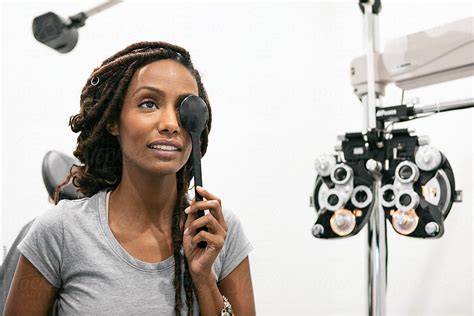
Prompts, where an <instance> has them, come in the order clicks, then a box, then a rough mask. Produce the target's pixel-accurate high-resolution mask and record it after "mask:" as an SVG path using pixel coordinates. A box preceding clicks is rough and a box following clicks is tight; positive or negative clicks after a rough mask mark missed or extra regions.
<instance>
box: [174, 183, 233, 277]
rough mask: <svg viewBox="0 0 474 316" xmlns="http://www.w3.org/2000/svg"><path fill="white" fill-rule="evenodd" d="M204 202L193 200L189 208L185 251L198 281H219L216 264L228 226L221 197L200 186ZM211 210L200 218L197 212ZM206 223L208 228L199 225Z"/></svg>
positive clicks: (199, 191)
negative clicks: (215, 268)
mask: <svg viewBox="0 0 474 316" xmlns="http://www.w3.org/2000/svg"><path fill="white" fill-rule="evenodd" d="M197 191H198V193H199V194H200V195H201V196H202V197H203V201H198V202H196V201H195V200H193V201H192V202H191V205H190V206H189V207H188V208H187V209H186V211H185V212H186V213H187V214H188V218H187V219H186V222H185V224H184V235H183V250H184V255H185V256H186V258H187V261H188V267H189V272H190V274H191V277H192V278H193V282H194V283H195V284H198V283H208V282H210V281H212V282H216V280H215V275H214V273H213V271H212V264H213V263H214V261H215V260H216V258H217V255H218V254H219V252H220V250H221V249H222V247H223V246H224V241H225V238H226V235H227V225H226V223H225V220H224V215H223V214H222V206H221V200H220V199H219V198H218V197H216V196H215V195H213V194H211V193H209V192H208V191H206V190H204V189H203V188H201V187H200V186H198V187H197ZM199 210H209V214H207V215H205V216H202V217H200V218H197V211H199ZM203 226H206V227H207V229H208V231H207V232H206V231H204V230H201V231H200V232H197V231H196V230H197V229H198V228H199V227H203ZM200 241H206V242H207V247H206V248H199V247H198V243H199V242H200Z"/></svg>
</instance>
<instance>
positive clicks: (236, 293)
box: [217, 257, 255, 316]
mask: <svg viewBox="0 0 474 316" xmlns="http://www.w3.org/2000/svg"><path fill="white" fill-rule="evenodd" d="M217 286H218V287H219V290H220V292H221V293H222V294H223V295H224V296H225V297H227V299H228V300H229V303H230V304H231V305H232V310H233V312H234V314H235V315H236V316H240V315H249V316H253V315H255V301H254V297H253V287H252V277H251V275H250V264H249V257H247V258H245V259H244V260H242V262H241V263H240V264H239V265H238V266H237V268H235V270H234V271H232V272H231V273H230V274H229V275H228V276H226V277H225V278H224V280H222V281H220V282H219V283H218V284H217Z"/></svg>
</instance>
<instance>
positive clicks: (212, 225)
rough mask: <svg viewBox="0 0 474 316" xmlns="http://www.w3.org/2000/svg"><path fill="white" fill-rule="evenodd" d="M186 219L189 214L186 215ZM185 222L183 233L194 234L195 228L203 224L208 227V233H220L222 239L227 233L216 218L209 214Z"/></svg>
mask: <svg viewBox="0 0 474 316" xmlns="http://www.w3.org/2000/svg"><path fill="white" fill-rule="evenodd" d="M188 220H189V216H188ZM186 222H187V225H185V231H184V234H185V235H191V236H194V235H195V234H196V231H197V229H198V228H200V227H204V226H206V227H207V228H208V229H209V232H210V233H213V234H219V235H222V236H223V238H224V239H225V237H226V235H227V232H226V230H225V229H224V228H223V227H222V226H221V225H220V223H219V222H218V221H217V219H216V218H215V217H214V216H212V215H211V214H208V215H205V216H202V217H199V218H197V219H195V220H193V221H192V220H189V222H188V221H186Z"/></svg>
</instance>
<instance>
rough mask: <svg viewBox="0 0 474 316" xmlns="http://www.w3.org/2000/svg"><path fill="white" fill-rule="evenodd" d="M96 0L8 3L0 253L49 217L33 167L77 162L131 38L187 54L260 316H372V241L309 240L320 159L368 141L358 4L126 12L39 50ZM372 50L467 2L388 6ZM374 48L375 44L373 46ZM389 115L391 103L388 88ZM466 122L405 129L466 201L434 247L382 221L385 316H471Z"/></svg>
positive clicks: (467, 87) (393, 96)
mask: <svg viewBox="0 0 474 316" xmlns="http://www.w3.org/2000/svg"><path fill="white" fill-rule="evenodd" d="M99 2H100V1H97V2H84V1H82V2H81V3H79V2H69V1H68V2H67V3H66V2H64V3H60V2H49V3H41V4H40V3H37V4H36V3H25V2H22V3H18V2H17V1H15V2H13V1H11V2H4V3H3V5H2V15H1V24H2V32H1V33H2V49H1V53H2V70H1V76H2V85H1V87H2V91H3V94H2V99H1V100H2V101H1V104H0V111H1V112H0V115H1V136H2V137H0V141H1V143H0V145H1V150H2V151H1V155H0V159H1V161H0V162H1V163H2V169H1V171H0V172H1V174H0V176H1V180H2V181H1V187H0V194H1V195H0V199H1V212H2V215H3V218H2V217H0V220H1V222H0V229H1V230H2V231H1V234H0V238H1V239H0V244H1V245H5V246H7V247H9V245H10V244H11V243H12V242H13V240H14V238H15V237H16V235H17V234H18V232H19V230H20V228H21V227H22V226H23V225H24V224H25V223H26V222H27V221H29V220H30V219H31V218H33V217H35V216H37V215H39V214H41V213H42V212H43V211H44V210H45V209H46V208H48V207H49V206H50V205H49V204H48V201H47V192H46V190H45V189H44V185H43V182H42V178H41V162H42V159H43V156H44V154H45V153H46V152H47V151H48V150H51V149H56V150H60V151H62V152H65V153H69V154H72V151H73V150H74V145H75V141H76V137H77V135H76V134H74V133H72V132H71V131H70V129H69V127H68V120H69V116H71V115H73V114H75V113H77V112H78V110H79V95H80V91H81V89H82V87H83V85H84V83H85V81H86V79H87V78H88V76H89V74H90V73H91V72H92V70H93V68H94V67H96V66H98V65H99V64H100V63H101V62H102V61H103V60H104V59H105V58H107V57H109V56H110V55H111V54H113V53H115V52H116V51H118V50H120V49H122V48H124V47H125V46H127V45H128V44H130V43H132V42H136V41H140V40H162V41H168V42H171V43H175V44H178V45H181V46H183V47H185V48H186V49H188V50H189V51H190V52H191V55H192V57H193V61H194V64H195V66H196V67H197V68H198V69H199V70H200V71H201V73H202V76H203V82H204V84H205V86H206V88H207V90H208V93H209V96H210V100H211V104H212V108H213V118H214V120H213V128H212V131H211V134H210V138H209V150H208V153H207V154H206V156H205V157H204V159H203V180H204V184H205V187H207V188H208V189H209V190H210V191H211V192H213V193H215V194H216V195H218V196H220V197H221V198H222V200H223V203H224V206H225V207H227V208H230V209H232V210H234V211H235V212H236V213H237V214H238V216H239V217H240V219H241V221H242V223H243V225H244V227H245V230H246V233H247V235H248V237H249V238H250V239H251V241H252V243H253V245H254V247H255V250H254V251H253V252H252V253H251V256H250V261H251V269H252V276H253V282H254V292H255V299H256V305H257V312H258V314H259V315H366V310H365V309H366V301H367V294H366V282H367V281H366V280H367V275H366V270H367V262H366V251H367V247H366V239H367V231H366V229H364V230H362V231H361V232H360V233H359V234H358V235H357V236H355V237H352V238H347V239H342V240H319V239H315V238H313V237H312V235H311V233H310V229H311V226H312V224H313V223H314V220H315V214H314V210H313V209H311V208H310V207H309V196H310V194H311V191H312V190H313V183H314V180H315V176H316V174H315V171H314V169H313V162H314V159H315V157H316V156H317V155H319V154H322V153H325V152H332V150H333V147H334V145H335V144H336V143H337V140H336V135H338V134H340V133H342V132H345V131H360V130H361V129H362V107H361V105H360V103H359V101H358V99H357V98H356V97H355V96H354V95H353V94H352V92H351V90H352V88H351V85H350V79H349V65H350V61H351V59H353V58H355V57H356V56H359V55H362V54H363V52H362V39H363V37H362V26H363V24H362V14H361V12H360V10H359V9H358V6H357V1H345V2H334V1H332V2H326V3H321V2H320V3H310V2H306V3H294V2H293V3H280V2H278V3H277V2H274V3H268V2H265V3H245V4H244V3H234V4H230V3H226V4H217V3H208V4H198V3H187V4H186V3H175V4H172V3H157V2H155V3H136V2H126V3H122V4H120V5H118V6H116V7H114V8H112V9H110V10H108V11H105V12H103V13H101V14H100V15H97V16H95V17H92V18H91V19H90V20H88V21H87V22H86V26H85V27H84V28H83V29H81V30H80V37H79V43H78V45H77V47H76V48H75V49H74V50H73V51H72V52H71V53H69V54H66V55H61V54H58V53H56V52H55V51H53V50H52V49H50V48H48V47H46V46H43V45H41V44H39V43H38V42H36V41H35V40H34V38H33V35H32V31H31V22H32V20H33V18H34V17H35V16H38V15H40V14H43V13H45V12H47V11H54V12H56V13H57V14H59V15H62V16H69V15H72V14H75V13H77V12H79V11H82V10H85V9H89V8H90V7H92V6H94V5H95V4H97V3H99ZM382 3H383V9H382V12H381V14H380V35H381V43H382V44H383V43H384V42H385V41H386V40H388V39H391V38H394V37H399V36H402V35H405V34H408V33H413V32H417V31H421V30H424V29H428V28H431V27H434V26H438V25H441V24H444V23H448V22H451V21H454V20H458V19H461V18H464V17H467V16H472V15H473V5H472V3H470V2H469V1H464V2H462V3H459V2H454V1H442V2H436V3H434V2H433V1H429V2H428V1H423V2H416V3H415V2H414V1H409V2H401V1H383V2H382ZM382 47H383V45H382ZM386 92H387V95H386V98H385V99H384V101H385V104H387V105H393V104H395V103H397V102H399V101H400V97H401V91H400V90H399V89H398V88H396V87H394V86H389V87H387V91H386ZM473 94H474V93H473V78H472V77H471V78H468V79H462V80H456V81H453V82H449V83H445V84H439V85H435V86H431V87H426V88H423V89H417V90H412V91H407V92H406V93H405V98H406V99H408V98H410V97H414V96H419V97H420V99H421V102H422V103H423V104H429V103H434V102H437V101H447V100H454V99H463V98H468V97H471V98H472V97H473ZM472 122H473V111H472V110H463V111H456V112H450V113H443V114H439V115H434V116H431V117H429V118H425V119H421V120H417V121H414V122H410V123H408V124H404V125H403V126H410V127H412V128H414V129H415V130H416V132H417V133H418V135H429V136H430V137H431V144H432V145H433V146H435V147H437V148H439V149H440V150H441V151H442V152H443V153H445V154H446V156H447V157H448V159H449V161H450V163H451V165H452V167H453V169H454V173H455V176H456V187H457V189H463V190H464V202H463V203H462V204H455V205H454V206H453V209H452V210H451V214H450V216H449V217H448V219H447V221H446V223H445V226H446V233H445V236H444V237H443V238H441V239H438V240H415V239H409V238H406V237H402V236H400V235H398V234H396V233H394V231H393V229H392V228H391V226H390V225H389V227H388V244H389V265H388V292H387V313H388V315H417V316H418V315H471V300H472V299H473V295H472V270H471V266H472V260H473V257H472V253H473V252H472V224H473V218H472V215H471V212H472V188H473V186H472V175H473V172H472V159H473V150H472V142H473V135H472Z"/></svg>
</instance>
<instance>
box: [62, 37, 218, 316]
mask: <svg viewBox="0 0 474 316" xmlns="http://www.w3.org/2000/svg"><path fill="white" fill-rule="evenodd" d="M162 59H172V60H175V61H177V62H179V63H181V64H182V65H184V66H185V67H186V68H187V69H188V70H189V72H190V73H191V74H192V75H193V76H194V78H195V79H196V82H197V85H198V90H199V97H201V98H202V99H203V100H204V102H205V103H206V105H207V109H208V111H209V121H208V123H207V126H206V128H205V129H204V131H203V132H202V134H201V137H200V141H201V156H204V154H205V153H206V150H207V144H208V134H209V132H210V130H211V121H212V115H211V107H210V103H209V100H208V97H207V93H206V90H205V89H204V86H203V84H202V81H201V76H200V74H199V72H198V71H197V70H196V69H194V66H193V64H192V62H191V57H190V54H189V53H188V52H187V51H186V50H185V49H183V48H181V47H179V46H176V45H172V44H168V43H164V42H139V43H136V44H132V45H130V46H128V47H126V48H125V49H124V50H122V51H119V52H118V53H116V54H115V55H113V56H112V57H110V58H108V59H106V60H105V61H104V62H103V63H102V65H100V66H99V67H97V68H95V69H94V71H93V72H92V74H91V75H90V77H89V79H88V80H87V82H86V85H85V86H84V88H83V89H82V93H81V101H80V112H79V113H78V114H76V115H73V116H71V118H70V120H69V125H70V126H71V130H72V131H73V132H75V133H78V132H80V134H79V136H78V138H77V147H76V149H75V150H74V152H73V154H74V156H75V157H77V158H78V159H79V161H80V162H81V165H74V166H73V167H72V168H71V170H70V173H69V176H68V177H67V178H66V180H65V181H64V182H63V183H62V184H61V185H60V186H58V188H57V189H56V192H55V203H56V204H57V203H58V202H59V197H60V191H61V189H62V187H63V186H65V185H66V184H67V183H68V182H69V181H70V180H71V178H72V183H73V185H74V186H75V187H77V188H78V191H80V192H81V193H82V194H83V195H85V196H88V197H90V196H92V195H94V194H96V193H97V192H99V191H101V190H104V189H107V188H112V189H114V188H116V187H117V186H118V184H119V183H120V181H121V178H122V152H121V149H120V145H119V143H118V141H117V139H116V138H115V136H113V135H111V134H110V133H109V132H108V130H107V126H108V124H110V123H112V122H118V121H119V119H120V113H121V110H122V106H123V101H124V98H125V94H126V91H127V87H128V85H129V83H130V80H131V78H132V76H133V74H134V73H135V71H137V70H138V69H139V68H141V67H143V66H145V65H146V64H149V63H151V62H154V61H157V60H162ZM192 176H193V165H192V159H191V157H190V159H189V160H188V161H187V162H186V164H185V166H184V167H183V168H181V169H180V170H179V171H178V172H177V173H176V180H177V181H176V182H177V198H176V203H175V206H174V210H173V216H172V219H171V227H172V236H173V256H174V260H175V271H174V272H175V275H174V287H175V308H174V309H175V313H176V315H181V309H182V307H183V302H182V298H181V292H182V290H183V287H184V292H185V296H186V305H187V307H188V315H192V314H193V308H194V306H193V291H194V285H193V283H192V279H191V275H190V273H189V269H188V264H187V261H186V259H185V258H184V256H183V255H182V254H181V252H180V249H181V246H182V242H183V239H182V238H183V237H182V236H183V232H182V228H181V225H180V223H181V219H182V216H186V215H185V214H184V209H185V208H186V207H188V206H189V202H188V200H187V198H186V192H187V190H188V188H189V185H190V181H191V178H192ZM183 263H184V271H182V264H183Z"/></svg>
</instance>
